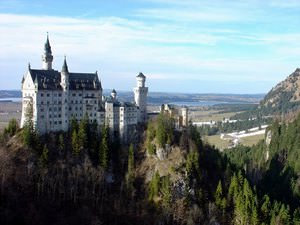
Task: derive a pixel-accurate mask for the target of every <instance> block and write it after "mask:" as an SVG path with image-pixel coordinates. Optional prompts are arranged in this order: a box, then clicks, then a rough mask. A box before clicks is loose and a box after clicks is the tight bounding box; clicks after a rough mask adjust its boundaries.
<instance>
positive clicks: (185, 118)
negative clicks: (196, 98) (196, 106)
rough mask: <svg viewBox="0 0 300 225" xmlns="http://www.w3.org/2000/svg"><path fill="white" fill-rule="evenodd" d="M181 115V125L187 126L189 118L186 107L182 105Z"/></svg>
mask: <svg viewBox="0 0 300 225" xmlns="http://www.w3.org/2000/svg"><path fill="white" fill-rule="evenodd" d="M181 116H182V126H183V127H187V126H188V125H189V118H188V108H187V107H186V106H183V107H182V108H181Z"/></svg>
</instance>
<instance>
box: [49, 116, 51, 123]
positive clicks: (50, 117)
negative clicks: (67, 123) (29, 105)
mask: <svg viewBox="0 0 300 225" xmlns="http://www.w3.org/2000/svg"><path fill="white" fill-rule="evenodd" d="M49 118H51V115H49ZM50 123H51V122H50Z"/></svg>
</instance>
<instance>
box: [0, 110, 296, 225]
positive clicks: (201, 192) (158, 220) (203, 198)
mask: <svg viewBox="0 0 300 225" xmlns="http://www.w3.org/2000/svg"><path fill="white" fill-rule="evenodd" d="M88 121H89V120H88V118H85V119H84V120H82V121H81V122H80V123H79V124H78V123H77V122H76V121H75V120H73V122H72V126H71V129H70V131H69V132H66V133H51V134H48V135H46V136H39V135H38V134H36V133H35V131H34V130H33V129H32V124H30V123H29V124H27V125H26V126H25V128H24V129H23V130H19V129H18V127H17V123H16V121H11V122H10V124H9V126H8V128H7V129H5V131H4V133H3V134H2V135H1V142H2V144H1V147H0V180H1V188H0V220H1V221H0V223H1V224H253V225H254V224H299V223H300V211H299V208H298V205H299V204H298V203H299V194H298V192H297V191H296V190H298V189H297V188H298V187H299V184H298V178H297V171H298V170H299V167H298V166H297V158H296V155H297V154H298V153H297V152H298V149H297V143H298V142H297V138H296V136H295V135H296V134H294V136H293V135H292V136H291V137H293V138H291V139H288V141H284V140H286V138H287V137H286V135H285V133H286V132H287V133H289V134H291V133H293V132H292V131H291V130H290V129H293V131H294V132H295V129H296V130H297V129H299V128H300V126H299V124H300V122H299V121H300V119H297V121H298V122H296V123H295V125H293V126H290V125H283V124H282V125H281V124H279V123H275V124H274V125H273V127H272V129H271V131H272V141H271V143H270V144H269V145H265V144H264V143H260V144H259V145H257V146H255V147H254V148H253V149H242V148H241V147H240V148H239V149H235V151H230V152H228V153H226V154H221V153H220V152H219V151H218V150H216V149H214V148H213V147H211V146H209V145H207V144H204V143H203V142H202V140H201V137H200V135H199V133H198V131H197V130H196V128H194V127H193V126H191V127H189V128H188V129H186V130H180V131H179V130H175V129H174V121H173V119H172V118H170V117H169V116H167V115H163V114H161V115H160V116H159V117H158V118H157V119H156V120H154V121H150V122H149V124H148V125H147V127H141V128H139V129H140V130H137V134H139V135H137V136H138V141H137V142H136V143H132V144H130V145H129V146H124V145H120V144H119V143H118V141H117V138H116V137H114V139H112V136H111V135H110V131H109V129H108V128H107V127H97V126H96V125H95V124H94V123H92V124H90V123H89V122H88ZM291 127H293V128H291ZM273 137H275V138H273ZM289 137H290V136H289ZM289 137H288V138H289ZM298 139H299V138H298ZM291 146H292V147H291ZM298 146H299V145H298ZM267 151H268V152H269V153H268V155H269V156H268V157H269V159H266V157H265V155H266V154H267V153H266V152H267ZM290 154H291V155H290ZM297 157H298V155H297ZM258 159H259V160H258ZM280 179H281V180H280ZM283 181H286V184H293V186H290V187H293V189H284V191H285V192H282V191H283V190H281V189H280V188H285V185H283V184H285V183H284V182H283ZM276 182H278V183H276ZM279 191H280V192H279Z"/></svg>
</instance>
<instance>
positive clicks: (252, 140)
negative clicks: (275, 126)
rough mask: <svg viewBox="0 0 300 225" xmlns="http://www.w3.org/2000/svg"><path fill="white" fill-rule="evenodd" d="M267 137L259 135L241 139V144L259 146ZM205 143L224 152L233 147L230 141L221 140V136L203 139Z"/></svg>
mask: <svg viewBox="0 0 300 225" xmlns="http://www.w3.org/2000/svg"><path fill="white" fill-rule="evenodd" d="M264 137H265V135H264V134H258V135H253V136H247V137H242V138H240V139H239V141H240V144H242V145H245V146H252V145H255V144H257V143H258V142H259V141H260V140H263V139H264ZM203 140H204V141H206V142H207V143H209V144H211V145H214V146H216V148H218V149H220V150H223V149H225V148H228V147H229V146H230V145H231V142H230V140H229V139H226V140H223V139H221V138H220V135H212V136H205V137H204V138H203Z"/></svg>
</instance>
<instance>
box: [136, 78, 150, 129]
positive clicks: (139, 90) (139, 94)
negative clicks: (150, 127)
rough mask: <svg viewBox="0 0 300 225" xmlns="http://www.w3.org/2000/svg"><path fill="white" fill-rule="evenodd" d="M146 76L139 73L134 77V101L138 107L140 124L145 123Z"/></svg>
mask: <svg viewBox="0 0 300 225" xmlns="http://www.w3.org/2000/svg"><path fill="white" fill-rule="evenodd" d="M145 81H146V76H145V75H144V74H143V73H139V75H137V77H136V82H137V87H135V88H134V89H133V90H134V101H135V104H136V105H137V106H138V107H139V119H138V121H139V122H141V123H145V122H146V121H147V94H148V87H145Z"/></svg>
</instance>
